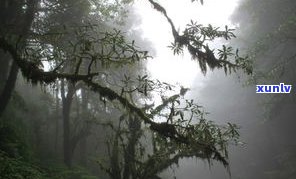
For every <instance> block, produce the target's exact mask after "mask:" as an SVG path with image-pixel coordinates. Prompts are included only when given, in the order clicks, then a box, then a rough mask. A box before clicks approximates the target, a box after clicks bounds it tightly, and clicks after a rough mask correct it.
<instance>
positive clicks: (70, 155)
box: [61, 80, 75, 167]
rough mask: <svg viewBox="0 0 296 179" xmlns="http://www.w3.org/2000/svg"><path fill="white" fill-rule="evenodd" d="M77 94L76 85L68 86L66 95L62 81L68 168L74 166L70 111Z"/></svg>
mask: <svg viewBox="0 0 296 179" xmlns="http://www.w3.org/2000/svg"><path fill="white" fill-rule="evenodd" d="M74 93H75V86H74V84H70V83H69V84H68V92H67V95H65V84H64V80H62V84H61V94H62V103H63V129H64V142H63V148H64V163H65V165H67V166H68V167H71V165H72V158H73V149H72V144H71V135H70V111H71V104H72V99H73V95H74Z"/></svg>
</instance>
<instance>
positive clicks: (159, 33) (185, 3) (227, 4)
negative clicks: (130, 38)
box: [134, 0, 238, 87]
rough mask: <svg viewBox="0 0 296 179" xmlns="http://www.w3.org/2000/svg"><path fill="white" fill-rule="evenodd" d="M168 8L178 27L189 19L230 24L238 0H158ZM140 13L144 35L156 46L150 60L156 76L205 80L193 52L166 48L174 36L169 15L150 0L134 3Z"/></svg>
mask: <svg viewBox="0 0 296 179" xmlns="http://www.w3.org/2000/svg"><path fill="white" fill-rule="evenodd" d="M157 2H159V3H160V4H161V5H163V7H164V8H165V9H166V10H167V13H168V15H169V17H171V19H172V20H173V22H174V24H175V26H176V28H177V29H178V28H180V31H182V30H183V28H184V27H185V25H186V24H187V23H189V22H190V20H191V19H192V20H194V21H197V22H198V23H201V24H205V25H207V24H212V25H214V26H220V27H224V26H225V25H229V26H231V23H230V21H229V17H230V15H231V14H232V12H233V10H234V9H235V7H236V5H237V3H238V0H223V1H221V0H204V5H201V4H200V3H197V2H195V3H191V0H159V1H157ZM134 7H135V9H136V12H137V14H139V15H140V17H141V19H142V24H141V25H140V27H139V28H141V29H142V31H143V35H144V38H147V39H149V40H150V41H151V42H152V44H153V46H154V48H155V50H156V56H154V59H152V60H150V61H149V62H148V70H149V71H150V73H151V74H152V77H153V78H158V79H160V80H163V81H166V82H169V83H179V84H181V85H184V86H186V87H190V86H191V85H192V83H193V81H194V79H195V78H198V79H200V80H201V82H202V80H203V78H204V76H203V75H202V74H201V72H200V69H199V67H198V63H196V62H194V61H191V59H190V56H189V55H188V54H186V53H184V55H183V56H174V55H173V53H172V51H171V50H170V49H169V48H167V46H168V45H170V43H171V42H173V37H172V33H171V29H170V26H169V24H168V22H167V21H166V19H165V18H164V17H163V16H162V15H161V14H160V13H159V12H157V11H156V10H154V9H153V8H152V6H151V5H150V4H149V2H148V1H147V0H138V1H136V3H135V5H134Z"/></svg>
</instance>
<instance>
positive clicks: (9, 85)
mask: <svg viewBox="0 0 296 179" xmlns="http://www.w3.org/2000/svg"><path fill="white" fill-rule="evenodd" d="M17 74H18V66H17V64H16V62H15V61H13V62H12V65H11V68H10V72H9V75H8V78H7V81H6V83H5V86H4V88H3V90H2V93H1V95H0V101H1V102H0V117H1V116H2V114H3V112H4V110H5V108H6V106H7V104H8V102H9V100H10V98H11V95H12V91H13V89H14V86H15V82H16V79H17Z"/></svg>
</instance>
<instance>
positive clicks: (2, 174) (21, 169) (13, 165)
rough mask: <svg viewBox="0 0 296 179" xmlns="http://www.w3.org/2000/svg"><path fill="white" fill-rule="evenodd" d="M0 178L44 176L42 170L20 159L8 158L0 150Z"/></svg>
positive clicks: (13, 178) (31, 178)
mask: <svg viewBox="0 0 296 179" xmlns="http://www.w3.org/2000/svg"><path fill="white" fill-rule="evenodd" d="M0 178H5V179H29V178H30V179H40V178H44V171H42V170H41V169H39V168H38V167H36V166H34V165H32V164H30V163H27V162H24V161H22V160H21V159H17V158H10V157H9V156H8V155H7V154H6V153H5V152H3V151H0Z"/></svg>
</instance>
